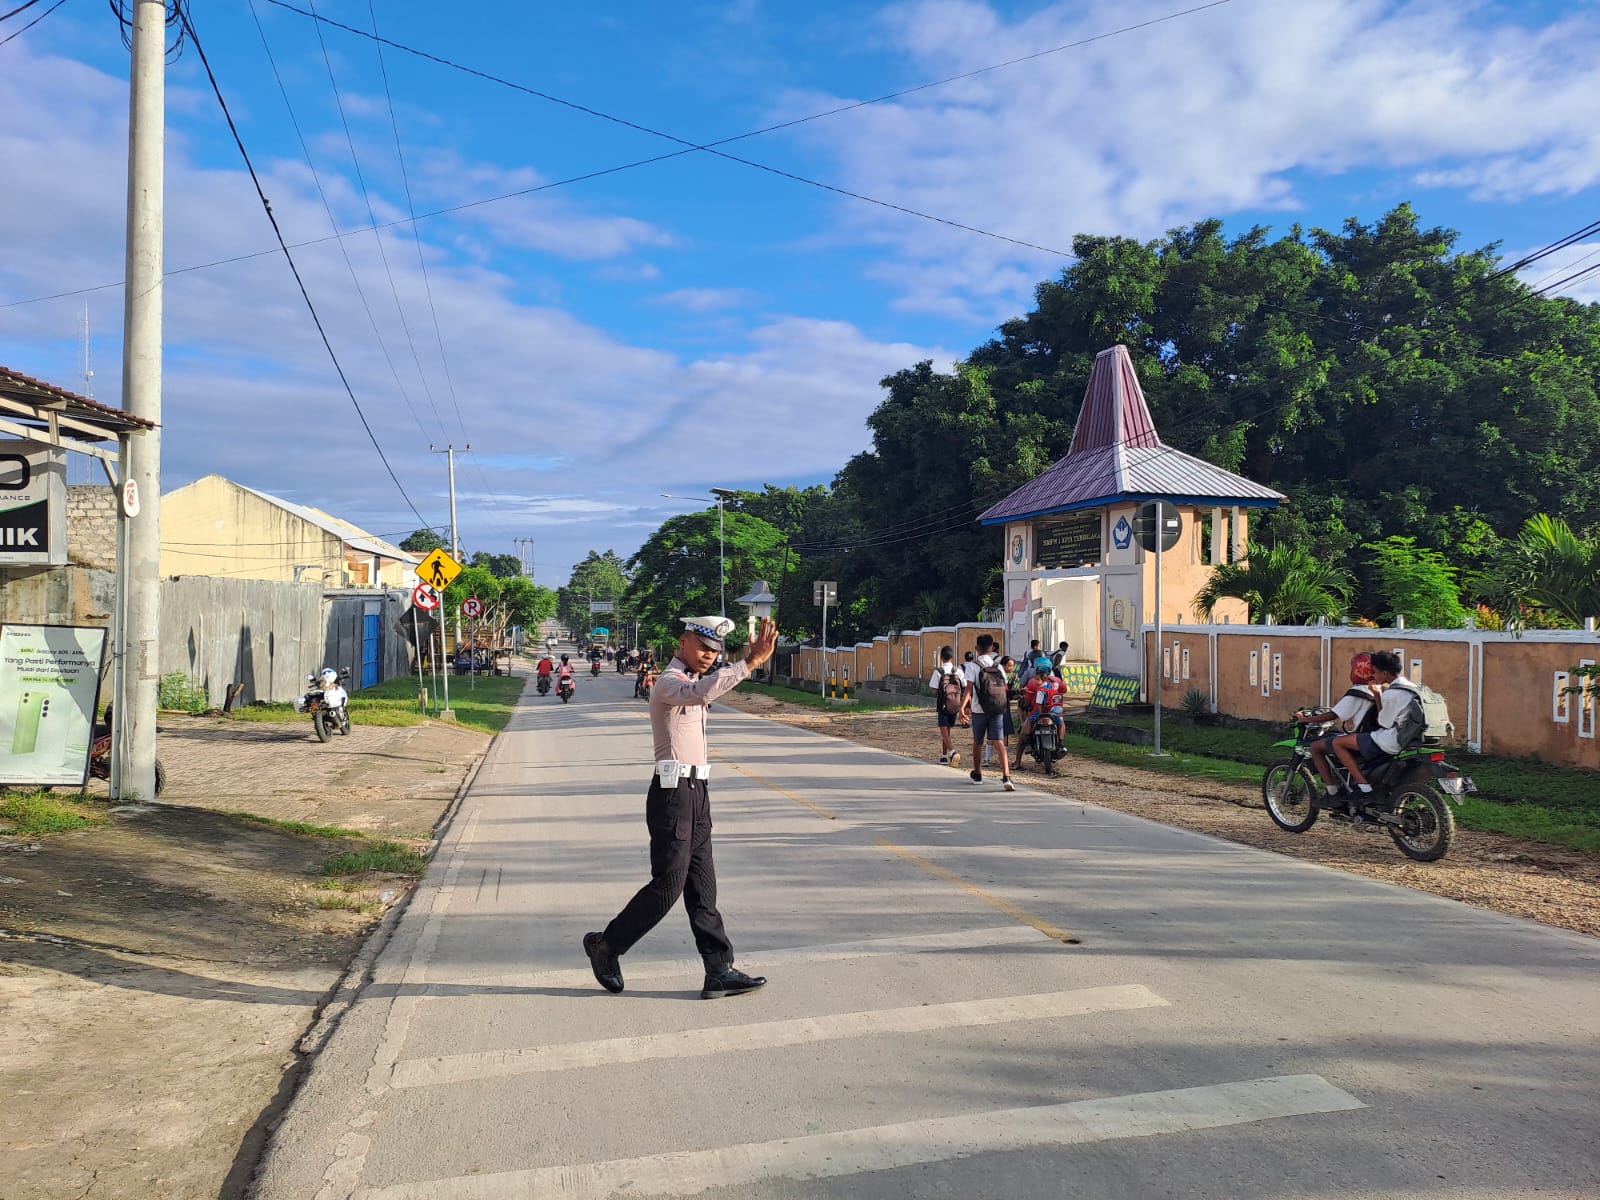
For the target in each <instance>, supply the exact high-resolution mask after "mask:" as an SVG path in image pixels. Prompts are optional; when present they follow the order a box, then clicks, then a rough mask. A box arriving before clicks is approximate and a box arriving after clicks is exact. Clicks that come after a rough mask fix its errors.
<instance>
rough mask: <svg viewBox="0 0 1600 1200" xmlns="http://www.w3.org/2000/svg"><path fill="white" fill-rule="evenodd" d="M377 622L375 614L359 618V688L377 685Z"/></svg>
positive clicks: (377, 618)
mask: <svg viewBox="0 0 1600 1200" xmlns="http://www.w3.org/2000/svg"><path fill="white" fill-rule="evenodd" d="M378 621H379V617H378V616H377V614H375V613H368V614H366V615H365V616H363V617H362V618H361V686H362V687H364V688H369V687H376V686H377V685H378Z"/></svg>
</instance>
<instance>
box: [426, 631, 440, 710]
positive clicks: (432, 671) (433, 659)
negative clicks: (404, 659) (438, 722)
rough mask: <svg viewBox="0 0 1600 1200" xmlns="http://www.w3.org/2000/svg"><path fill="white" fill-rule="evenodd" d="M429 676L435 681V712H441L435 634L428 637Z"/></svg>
mask: <svg viewBox="0 0 1600 1200" xmlns="http://www.w3.org/2000/svg"><path fill="white" fill-rule="evenodd" d="M428 676H429V678H431V679H432V680H433V697H432V699H433V711H434V713H435V715H437V714H438V712H439V656H438V655H437V654H435V653H434V652H433V634H431V633H430V634H429V635H428Z"/></svg>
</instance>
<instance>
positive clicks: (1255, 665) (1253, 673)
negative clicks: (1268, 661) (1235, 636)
mask: <svg viewBox="0 0 1600 1200" xmlns="http://www.w3.org/2000/svg"><path fill="white" fill-rule="evenodd" d="M1260 678H1261V651H1259V650H1252V651H1250V686H1251V687H1255V686H1256V685H1257V684H1258V683H1259V682H1260Z"/></svg>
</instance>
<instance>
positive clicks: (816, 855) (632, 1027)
mask: <svg viewBox="0 0 1600 1200" xmlns="http://www.w3.org/2000/svg"><path fill="white" fill-rule="evenodd" d="M629 692H630V683H629V681H627V680H624V679H618V678H615V677H607V676H602V677H601V678H600V679H598V680H591V679H589V678H587V677H585V678H583V679H582V680H580V683H579V691H578V696H577V698H576V699H575V700H574V702H573V703H572V704H571V705H569V706H562V705H560V704H558V703H556V702H555V700H554V698H553V697H551V698H549V699H547V700H540V699H539V698H538V697H537V696H536V695H534V694H532V693H530V694H529V696H528V697H527V698H526V700H525V706H524V709H523V710H522V711H521V712H519V714H518V716H517V717H516V719H515V720H514V721H513V724H512V726H511V727H510V729H508V731H507V733H506V734H505V735H504V736H502V737H501V739H500V740H499V741H498V742H497V743H496V744H495V746H494V748H493V750H492V751H491V753H490V756H489V759H488V760H487V761H486V763H485V765H484V767H483V769H482V770H481V771H480V772H479V775H478V778H477V781H476V783H475V785H474V787H473V789H472V792H471V793H470V794H469V796H468V797H467V800H466V802H465V803H464V805H463V807H462V809H461V811H460V813H459V815H458V816H457V818H456V821H455V823H454V826H453V827H452V829H451V830H450V833H449V835H448V837H447V838H446V840H445V843H444V845H443V847H442V848H441V851H440V853H439V855H438V856H437V857H436V859H435V861H434V864H433V866H432V868H431V870H430V872H429V875H428V878H427V880H426V882H425V884H424V886H423V888H422V889H421V890H420V891H419V893H418V895H417V896H416V898H415V900H414V901H413V903H412V905H411V908H410V909H409V910H408V912H407V913H406V914H405V917H404V919H403V921H402V922H401V924H400V926H399V928H398V929H397V931H396V935H395V937H394V939H393V940H392V941H391V943H390V944H389V946H388V947H387V949H386V951H385V952H384V954H383V955H382V956H381V957H380V959H379V960H378V962H377V964H376V966H375V968H374V971H373V973H372V979H371V982H370V983H369V984H368V985H367V986H366V987H365V988H364V990H363V992H362V994H361V997H360V999H359V1001H358V1003H357V1004H356V1005H355V1006H354V1007H353V1008H352V1010H351V1011H350V1012H349V1013H348V1015H347V1016H346V1017H345V1019H344V1022H343V1024H342V1025H341V1026H340V1028H339V1030H338V1031H337V1033H336V1034H335V1036H334V1037H333V1039H332V1041H331V1042H330V1044H329V1045H328V1047H327V1048H326V1049H325V1050H324V1051H323V1053H322V1055H321V1057H320V1058H319V1059H318V1060H317V1062H316V1064H315V1066H314V1068H313V1070H312V1072H311V1076H310V1078H309V1080H308V1082H307V1085H306V1087H305V1088H304V1090H303V1091H302V1093H301V1094H300V1095H299V1096H298V1097H297V1099H296V1101H295V1103H294V1105H293V1106H292V1108H291V1110H290V1112H289V1114H288V1117H287V1119H286V1121H285V1123H284V1124H283V1126H282V1127H281V1128H280V1130H279V1131H278V1134H277V1136H276V1139H275V1143H274V1147H273V1149H272V1151H271V1153H270V1154H269V1156H268V1158H267V1159H266V1160H265V1162H264V1164H263V1167H262V1171H261V1174H260V1178H259V1188H260V1192H259V1194H260V1195H261V1196H263V1197H266V1198H268V1200H291V1198H292V1200H302V1198H304V1197H312V1196H316V1197H319V1198H332V1197H351V1196H357V1197H363V1198H367V1200H378V1198H382V1200H409V1198H423V1197H428V1198H432V1200H443V1198H447V1197H448V1198H451V1200H456V1198H468V1197H472V1198H479V1200H489V1198H499V1197H523V1196H540V1197H543V1196H559V1197H566V1196H583V1197H598V1196H611V1195H628V1196H644V1195H656V1196H687V1195H702V1194H704V1195H709V1196H714V1197H715V1196H727V1197H732V1196H741V1197H749V1196H758V1197H768V1196H771V1197H777V1196H783V1197H823V1196H829V1197H834V1196H837V1197H862V1196H873V1197H876V1196H882V1197H891V1196H892V1197H903V1196H973V1197H976V1196H983V1197H1017V1198H1018V1200H1021V1198H1023V1197H1028V1198H1032V1197H1039V1196H1056V1195H1067V1194H1071V1195H1082V1196H1096V1197H1099V1196H1106V1197H1113V1196H1117V1197H1120V1196H1130V1197H1144V1196H1156V1195H1175V1196H1185V1197H1218V1198H1219V1200H1221V1198H1224V1197H1226V1198H1230V1200H1231V1198H1234V1197H1262V1198H1266V1197H1283V1196H1336V1195H1337V1196H1349V1197H1390V1196H1396V1195H1416V1196H1421V1195H1449V1196H1452V1197H1491V1196H1493V1197H1501V1196H1504V1197H1516V1196H1524V1195H1527V1196H1532V1195H1535V1194H1537V1195H1540V1196H1542V1197H1549V1196H1560V1197H1572V1198H1574V1200H1575V1198H1577V1197H1580V1196H1592V1195H1593V1194H1595V1192H1596V1190H1597V1188H1600V1158H1597V1156H1596V1151H1595V1148H1594V1147H1595V1135H1596V1134H1597V1133H1600V1127H1597V1121H1596V1112H1597V1111H1600V1107H1597V1100H1600V1064H1597V1061H1596V1056H1595V1055H1594V1054H1593V1053H1592V1047H1593V1044H1594V1039H1595V1037H1596V1035H1597V1034H1600V1006H1597V1005H1596V1004H1595V1003H1594V997H1595V995H1596V994H1597V990H1596V984H1597V983H1600V944H1597V943H1596V942H1594V941H1592V940H1590V939H1587V938H1583V937H1580V936H1577V935H1571V934H1566V933H1562V932H1559V931H1554V930H1549V929H1545V928H1541V927H1538V926H1535V925H1532V924H1530V923H1526V922H1521V921H1516V920H1513V919H1509V918H1504V917H1499V916H1496V915H1495V914H1492V913H1484V912H1479V911H1475V910H1471V909H1467V908H1464V907H1463V906H1461V905H1457V904H1453V903H1451V902H1448V901H1444V900H1440V899H1438V898H1436V897H1432V896H1427V895H1422V894H1418V893H1415V892H1409V891H1406V890H1404V889H1400V888H1396V887H1392V886H1389V885H1385V884H1379V883H1374V882H1371V881H1367V880H1363V879H1359V878H1354V877H1351V876H1347V875H1342V874H1339V873H1337V872H1333V871H1329V870H1325V869H1322V868H1318V867H1314V866H1310V865H1307V864H1304V863H1299V862H1295V861H1290V860H1286V859H1283V858H1280V857H1278V856H1275V855H1270V854H1264V853H1261V852H1258V851H1254V850H1250V849H1246V848H1243V847H1239V846H1234V845H1230V844H1227V843H1222V842H1217V841H1214V840H1212V839H1210V838H1207V837H1204V836H1201V835H1197V834H1192V833H1188V832H1186V831H1182V830H1176V829H1171V828H1168V827H1165V826H1160V825H1154V824H1151V823H1148V822H1144V821H1141V820H1138V819H1137V818H1131V817H1127V816H1123V815H1121V814H1117V813H1113V812H1109V811H1106V810H1102V809H1097V808H1095V807H1093V806H1092V805H1091V804H1087V803H1081V802H1074V801H1070V800H1063V799H1062V798H1061V797H1059V796H1050V795H1044V794H1042V793H1037V792H1032V791H1030V790H1029V789H1027V788H1023V789H1022V790H1020V791H1018V792H1016V793H1014V794H1006V793H1003V792H1000V791H999V790H998V784H996V783H986V784H985V785H984V786H982V787H974V786H973V785H972V784H970V783H969V782H968V781H967V780H966V778H965V776H964V775H962V774H958V773H956V772H951V771H949V770H945V769H940V768H937V767H933V766H920V765H918V764H915V763H909V762H907V761H906V760H905V759H902V758H899V757H897V756H893V755H888V754H883V753H880V752H876V751H872V750H867V749H864V748H861V747H858V746H855V745H851V744H848V743H843V742H839V741H836V740H833V739H828V738H821V737H818V736H816V735H814V734H810V733H807V732H804V731H801V730H797V729H794V728H792V727H789V726H783V725H778V724H775V723H770V722H766V721H762V720H760V719H758V718H753V717H748V716H744V715H741V714H735V713H731V712H728V711H726V710H725V709H723V708H721V707H719V709H718V711H717V713H716V714H715V715H714V717H713V722H714V725H713V739H712V740H713V746H714V747H715V748H717V749H718V750H719V751H720V752H721V757H720V758H719V760H718V763H717V767H716V774H715V775H714V777H713V782H712V795H713V809H714V812H715V814H716V819H717V855H718V863H719V876H720V880H721V893H720V903H719V906H720V908H721V909H722V911H723V913H724V915H725V917H726V918H727V921H728V927H729V931H730V933H731V935H732V937H733V939H734V942H735V944H736V946H738V948H739V953H740V965H742V966H744V967H745V968H746V969H748V970H750V971H752V972H757V973H765V974H769V975H770V976H771V977H772V983H771V984H770V985H769V986H768V987H767V988H766V989H764V990H762V991H760V992H757V993H755V994H753V995H750V996H746V997H740V998H737V999H728V1000H722V1001H715V1002H704V1001H700V1000H699V999H698V998H697V997H698V987H699V982H700V977H699V964H698V962H697V961H696V959H695V956H694V952H693V946H692V941H691V939H690V936H689V930H688V923H687V921H686V919H685V918H684V917H683V915H682V912H681V909H680V910H679V911H676V912H674V913H673V914H672V915H671V916H669V917H668V919H667V921H666V922H664V923H663V924H662V926H661V927H659V928H658V929H657V930H656V931H655V932H654V933H652V934H651V935H650V937H648V938H647V939H646V940H645V941H644V942H643V943H641V944H640V945H639V946H638V947H637V948H636V949H635V951H634V952H633V953H632V954H630V955H629V956H627V957H626V958H625V959H624V960H623V966H624V971H625V974H626V976H627V981H628V988H627V991H626V992H624V993H623V994H622V995H620V996H610V995H607V994H605V993H604V992H602V991H601V990H600V989H599V988H598V986H597V985H596V984H595V983H594V981H593V978H592V976H591V975H590V973H589V970H588V967H587V963H586V960H585V959H584V957H583V954H582V951H581V949H580V947H579V939H580V937H581V936H582V934H583V932H584V931H585V930H588V929H597V928H601V927H602V926H603V925H604V922H605V920H606V919H607V918H608V917H609V916H610V915H611V914H612V913H613V912H614V911H615V910H616V909H617V908H618V907H619V906H620V905H621V904H622V903H623V902H624V901H625V900H626V899H627V897H628V896H629V895H630V894H631V892H632V890H633V889H634V888H635V887H637V886H638V885H639V884H640V883H642V882H643V881H644V879H645V877H646V874H647V870H648V867H647V855H646V839H645V830H644V825H643V819H642V808H643V793H644V790H645V785H646V782H647V779H648V774H649V769H650V768H649V757H650V750H649V746H648V741H647V737H646V729H647V726H646V723H645V721H644V719H643V717H644V709H643V705H642V704H641V703H639V702H637V701H634V700H631V699H629Z"/></svg>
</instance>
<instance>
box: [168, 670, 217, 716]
mask: <svg viewBox="0 0 1600 1200" xmlns="http://www.w3.org/2000/svg"><path fill="white" fill-rule="evenodd" d="M156 706H157V707H158V708H163V709H166V710H167V711H168V712H187V713H200V712H205V711H206V710H207V709H209V708H210V707H211V696H210V694H209V693H207V691H206V690H205V688H203V687H201V686H200V685H199V684H197V683H196V682H195V681H194V680H193V679H191V678H189V676H187V675H185V674H184V673H183V672H182V671H174V672H172V674H170V675H163V676H162V677H161V682H160V683H159V684H158V685H157V687H156Z"/></svg>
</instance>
